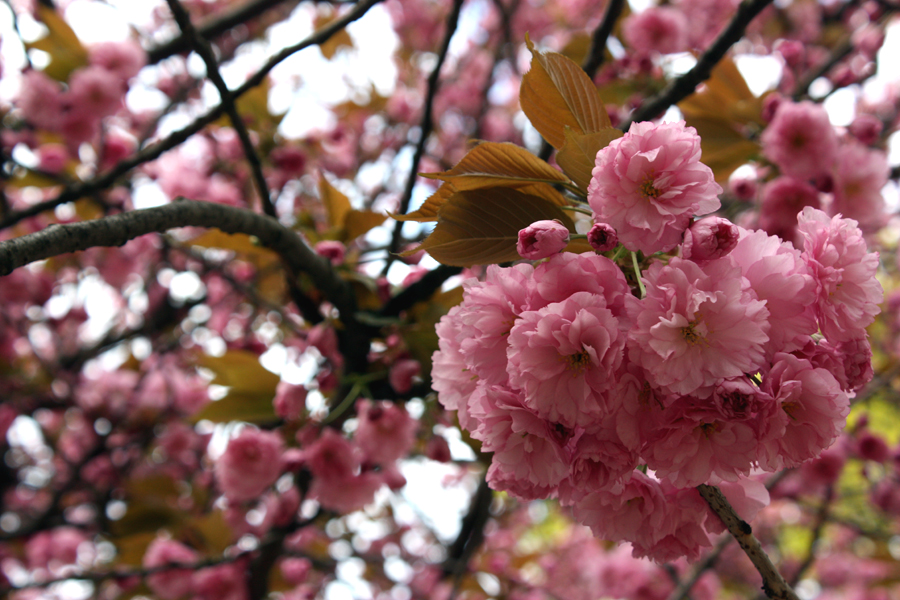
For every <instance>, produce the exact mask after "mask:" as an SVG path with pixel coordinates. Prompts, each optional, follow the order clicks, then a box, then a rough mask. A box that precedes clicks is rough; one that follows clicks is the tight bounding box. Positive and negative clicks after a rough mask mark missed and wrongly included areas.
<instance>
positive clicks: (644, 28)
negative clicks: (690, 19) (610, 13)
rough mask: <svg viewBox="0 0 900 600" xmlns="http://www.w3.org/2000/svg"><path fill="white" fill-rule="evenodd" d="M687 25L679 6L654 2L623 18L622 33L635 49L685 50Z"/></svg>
mask: <svg viewBox="0 0 900 600" xmlns="http://www.w3.org/2000/svg"><path fill="white" fill-rule="evenodd" d="M687 28H688V24H687V19H685V17H684V13H683V12H681V11H680V10H677V9H674V8H669V7H665V6H654V7H650V8H648V9H647V10H644V11H642V12H639V13H633V14H632V15H631V16H629V17H628V18H627V19H625V21H624V22H623V23H622V34H623V35H624V36H625V41H626V42H628V45H629V46H631V47H632V48H633V49H634V50H635V51H636V52H641V53H649V52H658V53H660V54H671V53H673V52H683V51H685V50H687V42H688V39H687Z"/></svg>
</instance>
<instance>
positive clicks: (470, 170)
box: [423, 142, 569, 191]
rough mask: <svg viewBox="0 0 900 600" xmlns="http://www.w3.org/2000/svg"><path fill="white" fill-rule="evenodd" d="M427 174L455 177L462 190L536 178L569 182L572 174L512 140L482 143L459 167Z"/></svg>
mask: <svg viewBox="0 0 900 600" xmlns="http://www.w3.org/2000/svg"><path fill="white" fill-rule="evenodd" d="M423 177H430V178H432V179H440V180H441V181H452V182H453V186H454V187H455V188H456V189H457V190H458V191H463V190H474V189H479V188H484V187H494V186H503V187H507V186H508V187H520V186H522V185H530V184H532V183H535V182H538V181H540V182H551V183H557V182H558V183H568V182H569V178H568V177H566V176H565V175H564V174H562V173H560V172H559V171H558V170H556V169H554V168H553V167H551V166H550V165H549V164H547V163H546V162H545V161H543V160H541V159H540V158H538V157H537V156H535V155H534V154H532V153H531V152H529V151H528V150H526V149H525V148H522V147H521V146H517V145H515V144H510V143H508V142H503V143H497V142H483V143H481V144H478V145H477V146H475V147H474V148H472V149H471V150H469V152H467V153H466V155H465V156H464V157H463V158H462V160H461V161H459V162H458V163H457V164H456V166H455V167H453V168H452V169H450V170H449V171H444V172H443V173H426V174H424V175H423Z"/></svg>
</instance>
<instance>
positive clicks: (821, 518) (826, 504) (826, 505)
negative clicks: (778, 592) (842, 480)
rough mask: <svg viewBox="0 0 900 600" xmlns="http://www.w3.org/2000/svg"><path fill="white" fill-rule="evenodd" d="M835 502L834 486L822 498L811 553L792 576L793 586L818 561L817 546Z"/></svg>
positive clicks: (813, 533)
mask: <svg viewBox="0 0 900 600" xmlns="http://www.w3.org/2000/svg"><path fill="white" fill-rule="evenodd" d="M833 501H834V485H829V486H828V488H827V489H826V490H825V497H824V498H822V504H821V505H820V506H819V510H818V511H816V521H815V524H814V525H813V530H812V536H811V538H810V541H809V551H808V552H807V554H806V558H804V559H803V562H802V563H800V566H799V567H797V570H796V571H795V572H794V574H793V575H792V576H791V581H790V584H791V586H795V585H797V582H798V581H800V578H801V577H803V574H804V573H806V571H807V569H809V568H810V567H811V566H812V564H813V563H814V562H815V560H816V545H817V544H818V542H819V539H820V538H821V537H822V530H823V529H825V523H826V522H827V521H828V513H829V512H830V510H831V503H832V502H833Z"/></svg>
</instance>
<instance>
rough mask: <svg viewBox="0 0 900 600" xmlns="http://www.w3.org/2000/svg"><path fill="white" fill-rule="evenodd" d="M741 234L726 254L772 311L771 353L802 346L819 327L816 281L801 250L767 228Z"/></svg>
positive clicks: (768, 349)
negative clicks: (817, 321)
mask: <svg viewBox="0 0 900 600" xmlns="http://www.w3.org/2000/svg"><path fill="white" fill-rule="evenodd" d="M740 233H741V238H740V240H739V241H738V244H737V246H735V248H734V250H732V251H731V253H730V254H729V255H728V256H727V257H726V258H725V260H727V261H728V262H730V263H731V264H733V265H736V266H738V267H740V269H741V273H742V275H743V277H744V279H746V280H747V281H748V282H749V283H750V288H751V289H752V290H753V293H755V294H756V297H757V298H758V299H759V300H761V301H763V302H765V303H766V308H767V309H768V311H769V325H770V327H769V331H768V334H769V341H768V342H767V343H766V344H765V348H766V352H767V355H768V356H769V357H771V356H772V355H774V354H775V353H776V352H791V351H793V350H796V349H798V348H802V347H803V346H804V345H805V344H806V343H807V341H808V340H809V336H810V335H812V334H814V333H815V332H816V330H817V326H816V319H815V311H814V305H815V299H816V282H815V279H814V278H813V277H812V274H811V273H810V270H809V268H808V267H807V265H806V262H805V261H804V260H803V259H802V257H801V255H800V251H799V250H796V249H795V248H794V246H793V245H792V244H790V243H788V242H783V241H782V240H780V239H779V238H777V237H775V236H771V235H766V232H764V231H748V230H746V229H743V228H742V229H741V231H740Z"/></svg>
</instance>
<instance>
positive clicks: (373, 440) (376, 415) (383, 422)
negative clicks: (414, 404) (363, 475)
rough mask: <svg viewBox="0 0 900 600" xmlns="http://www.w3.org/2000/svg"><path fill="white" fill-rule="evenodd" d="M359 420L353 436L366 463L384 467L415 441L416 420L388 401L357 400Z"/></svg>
mask: <svg viewBox="0 0 900 600" xmlns="http://www.w3.org/2000/svg"><path fill="white" fill-rule="evenodd" d="M357 419H358V421H359V424H358V425H357V428H356V433H355V434H354V436H353V439H354V441H355V442H356V444H357V445H358V446H359V448H360V449H361V450H362V451H363V454H364V455H365V457H366V462H367V463H372V464H377V465H381V466H383V467H386V466H388V465H390V464H391V463H393V462H394V461H396V460H397V459H399V458H402V457H403V456H405V455H406V454H407V453H408V452H409V449H410V448H411V447H412V445H413V443H414V442H415V441H416V430H417V429H418V428H419V422H418V421H417V420H416V419H413V418H412V417H411V416H409V413H408V412H406V409H405V408H403V407H401V406H398V405H396V404H393V403H391V402H371V401H369V400H360V401H358V402H357Z"/></svg>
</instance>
